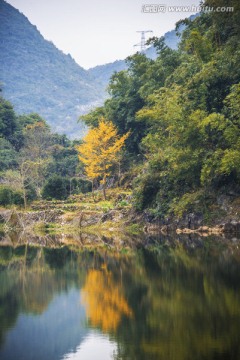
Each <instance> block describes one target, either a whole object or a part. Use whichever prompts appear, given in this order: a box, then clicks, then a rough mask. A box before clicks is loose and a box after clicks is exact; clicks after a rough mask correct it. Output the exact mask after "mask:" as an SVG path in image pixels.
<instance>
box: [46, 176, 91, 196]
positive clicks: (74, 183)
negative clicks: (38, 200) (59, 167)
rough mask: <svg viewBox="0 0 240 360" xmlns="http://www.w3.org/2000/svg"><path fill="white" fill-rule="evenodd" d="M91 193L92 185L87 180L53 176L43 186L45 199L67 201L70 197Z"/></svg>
mask: <svg viewBox="0 0 240 360" xmlns="http://www.w3.org/2000/svg"><path fill="white" fill-rule="evenodd" d="M88 191H91V183H90V182H89V181H87V180H83V179H77V178H73V179H72V178H67V177H62V176H60V175H53V176H52V177H50V178H49V179H48V180H47V182H46V183H45V184H44V186H43V190H42V197H43V199H47V200H52V199H57V200H65V199H66V198H67V197H68V196H69V195H73V194H79V193H86V192H88Z"/></svg>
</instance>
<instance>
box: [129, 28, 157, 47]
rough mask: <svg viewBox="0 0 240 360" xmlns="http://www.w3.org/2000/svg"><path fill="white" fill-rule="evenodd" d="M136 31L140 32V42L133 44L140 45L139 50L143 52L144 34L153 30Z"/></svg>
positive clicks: (144, 45) (144, 44)
mask: <svg viewBox="0 0 240 360" xmlns="http://www.w3.org/2000/svg"><path fill="white" fill-rule="evenodd" d="M137 32H139V33H141V42H140V43H139V44H136V45H134V46H140V48H141V52H145V51H146V39H145V34H146V33H149V32H153V31H152V30H141V31H137Z"/></svg>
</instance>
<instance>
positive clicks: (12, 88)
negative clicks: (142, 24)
mask: <svg viewBox="0 0 240 360" xmlns="http://www.w3.org/2000/svg"><path fill="white" fill-rule="evenodd" d="M182 29H183V28H182ZM182 29H181V30H182ZM165 39H166V44H167V45H168V46H170V47H171V48H173V49H175V48H177V44H178V42H179V41H180V39H179V37H177V35H176V32H175V31H174V30H173V31H170V32H168V33H166V35H165ZM146 55H147V56H148V57H150V58H152V59H155V58H156V57H157V54H156V52H155V49H154V48H153V47H150V48H149V49H147V51H146ZM0 68H1V75H0V87H1V88H2V94H3V97H5V98H6V99H7V100H9V101H11V103H12V104H13V105H14V108H15V111H16V112H17V113H19V114H24V113H25V114H26V113H31V112H37V113H38V114H39V115H41V116H42V117H43V118H44V119H45V120H46V121H47V122H48V123H49V124H50V126H51V127H52V129H53V131H55V132H58V133H65V134H67V135H68V136H69V137H71V138H78V137H81V136H82V135H83V133H84V132H85V131H86V128H85V126H84V124H83V123H77V119H78V117H79V116H80V115H82V114H84V113H86V112H88V111H89V110H90V109H91V108H93V107H96V106H100V105H102V104H103V102H104V99H106V96H107V92H106V88H107V85H108V82H109V79H110V77H111V76H112V74H113V73H114V72H118V71H121V70H125V69H127V64H126V62H125V60H117V61H115V62H113V63H109V64H105V65H100V66H96V67H94V68H91V69H89V70H85V69H83V68H82V67H81V66H79V65H78V64H77V63H76V62H75V61H74V59H73V58H72V57H71V55H69V54H68V55H66V54H64V53H63V52H62V51H60V50H59V49H57V48H56V46H55V45H54V44H53V43H52V42H50V41H47V40H45V39H44V38H43V36H42V35H41V34H40V32H39V31H38V29H37V28H36V26H34V25H32V24H31V23H30V22H29V20H28V19H27V17H26V16H24V15H23V14H22V13H20V12H19V11H18V10H17V9H15V8H14V7H13V6H11V5H10V4H8V3H7V2H6V1H4V0H0Z"/></svg>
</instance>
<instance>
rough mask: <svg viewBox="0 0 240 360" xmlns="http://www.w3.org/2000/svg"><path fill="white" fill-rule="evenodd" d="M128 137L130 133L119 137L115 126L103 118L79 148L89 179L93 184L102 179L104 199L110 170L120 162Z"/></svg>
mask: <svg viewBox="0 0 240 360" xmlns="http://www.w3.org/2000/svg"><path fill="white" fill-rule="evenodd" d="M128 136H129V133H127V134H125V135H123V136H119V135H118V133H117V128H116V127H115V126H114V124H113V123H112V122H111V121H106V120H105V119H104V118H101V119H100V120H99V124H98V127H96V128H93V129H90V130H89V131H88V133H87V135H86V136H85V137H84V138H83V144H81V145H79V146H78V147H77V151H78V153H79V160H80V161H82V162H83V164H84V165H85V172H86V175H87V177H88V178H89V179H90V180H91V181H92V183H93V181H94V179H96V178H101V179H102V184H103V195H104V199H106V179H107V176H109V175H110V168H111V167H112V166H113V165H114V163H116V162H117V161H118V159H119V157H118V155H119V152H120V150H121V149H122V147H123V145H124V142H125V140H126V139H127V137H128Z"/></svg>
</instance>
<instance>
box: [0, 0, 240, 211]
mask: <svg viewBox="0 0 240 360" xmlns="http://www.w3.org/2000/svg"><path fill="white" fill-rule="evenodd" d="M229 3H230V4H228V5H231V6H233V7H234V11H233V12H222V13H219V12H214V11H211V12H202V13H201V14H200V15H199V16H198V17H196V18H195V19H193V20H189V19H185V20H182V21H180V22H179V23H177V24H176V29H178V28H179V27H181V26H182V25H183V24H184V25H185V30H184V31H183V33H182V37H181V41H180V43H179V46H178V49H177V50H173V49H170V48H169V47H168V46H167V45H166V44H165V42H164V38H160V39H158V38H151V39H150V40H149V45H150V44H153V45H154V47H155V49H156V51H157V53H158V56H157V58H156V60H152V59H149V58H147V57H146V56H145V54H143V53H136V54H135V55H133V56H130V57H129V58H127V60H126V61H127V64H128V68H127V69H126V70H123V71H120V72H118V73H115V74H114V75H113V76H112V77H111V80H110V82H109V85H108V93H109V97H108V99H107V100H106V101H105V103H104V105H103V106H101V107H97V108H95V109H93V110H92V111H90V112H89V113H88V114H86V115H84V116H81V118H80V119H79V122H81V121H83V122H84V123H85V124H86V125H87V126H88V129H89V132H91V131H95V132H96V133H98V134H99V131H100V127H101V124H102V123H103V122H104V123H106V124H108V125H109V128H110V127H111V126H112V127H113V128H114V131H116V132H115V133H114V136H113V137H112V138H111V139H110V143H109V144H108V145H106V146H107V149H105V150H106V151H105V153H104V154H105V155H104V154H103V155H101V156H99V154H98V156H97V158H98V161H95V160H96V159H95V160H94V161H95V163H94V161H93V158H92V159H91V157H90V155H89V157H88V159H86V156H85V155H86V151H85V155H84V156H85V158H84V156H83V155H82V154H81V151H82V150H83V148H84V144H85V145H89V141H90V143H91V144H93V138H92V139H89V135H88V134H87V135H86V136H85V137H84V138H83V139H79V141H70V140H69V139H68V138H67V137H66V136H65V135H58V134H54V133H52V132H51V129H50V127H49V126H48V125H47V123H46V122H45V121H44V119H42V118H41V117H40V116H39V115H37V114H29V115H17V114H16V113H15V111H14V108H13V106H12V105H11V104H10V103H9V102H8V101H6V100H5V99H3V98H1V100H0V132H1V136H0V148H1V153H0V169H1V174H0V178H1V185H0V204H1V205H3V206H7V205H11V204H16V205H21V206H23V205H24V206H25V207H27V205H28V203H30V202H31V201H33V200H36V199H41V198H43V199H47V200H51V199H66V198H67V197H68V196H70V195H73V194H80V193H82V192H89V191H91V190H92V189H102V188H104V190H105V189H106V188H107V187H109V186H112V187H118V186H120V188H121V187H123V188H128V189H131V191H132V198H131V202H132V204H131V205H132V207H133V208H134V210H135V211H136V212H147V213H148V214H149V216H152V217H154V218H167V217H169V216H178V217H181V216H182V215H183V214H184V213H186V212H199V213H204V214H209V212H211V211H212V210H213V208H212V206H213V204H214V203H216V201H217V196H218V195H219V194H231V196H233V197H235V198H237V197H238V196H240V183H239V181H240V66H239V65H240V41H239V33H240V23H239V17H240V4H239V2H238V1H237V0H231V1H230V2H229ZM204 4H205V5H206V6H211V7H212V6H213V7H218V6H224V5H225V3H224V1H222V0H208V1H205V3H204ZM100 138H101V137H100ZM103 138H104V136H103V137H102V139H103ZM121 139H122V142H121V141H120V140H121ZM119 142H121V146H119V147H117V146H116V148H115V150H116V156H115V157H112V158H111V159H110V158H109V154H110V153H111V151H110V152H109V149H114V144H119ZM100 148H101V142H99V143H98V144H97V147H96V149H100ZM102 148H103V146H102ZM94 151H95V150H94ZM94 151H93V153H94ZM93 153H92V154H93ZM95 153H96V152H95ZM89 154H90V153H89ZM104 156H105V157H104ZM106 159H108V162H106ZM91 160H92V161H91ZM87 162H88V166H89V164H91V166H92V168H91V171H90V172H89V171H88V170H89V169H88V170H87ZM94 164H95V165H94ZM106 164H107V165H106ZM94 166H95V168H94ZM105 196H106V194H105Z"/></svg>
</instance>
